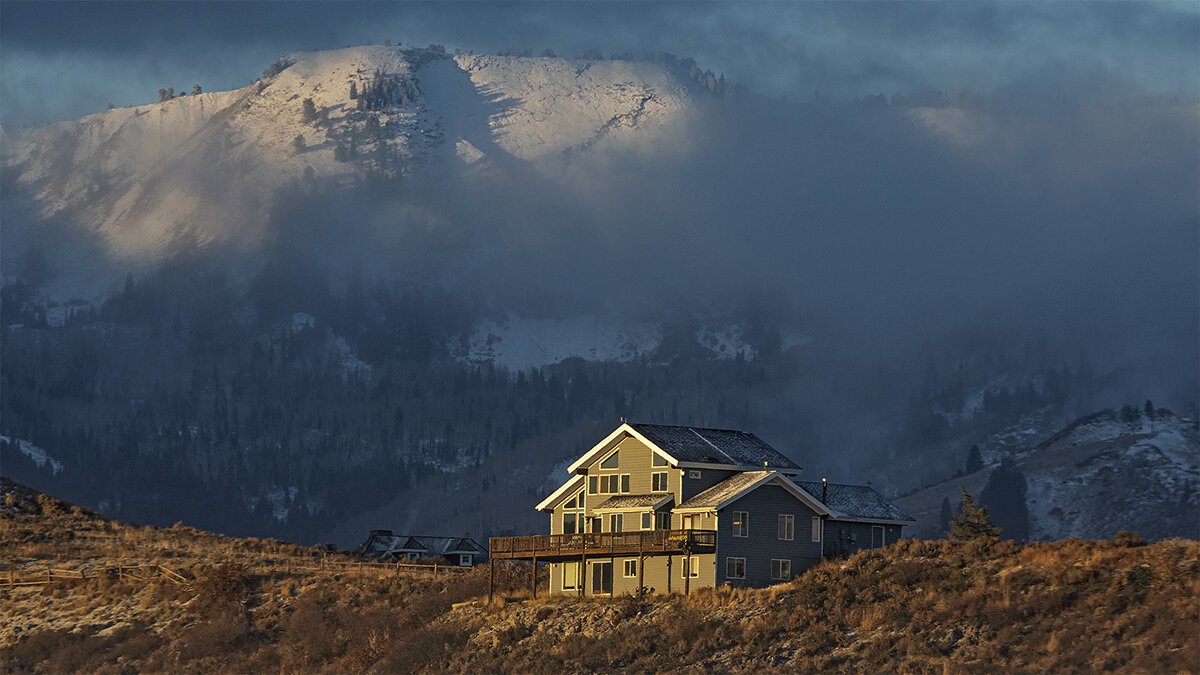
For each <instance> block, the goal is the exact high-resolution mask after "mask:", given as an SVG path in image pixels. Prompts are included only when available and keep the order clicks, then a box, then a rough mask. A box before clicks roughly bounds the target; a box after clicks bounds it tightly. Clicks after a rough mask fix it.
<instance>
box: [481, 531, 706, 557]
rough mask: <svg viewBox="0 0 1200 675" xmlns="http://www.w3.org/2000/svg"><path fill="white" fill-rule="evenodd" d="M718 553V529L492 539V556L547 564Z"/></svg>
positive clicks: (490, 543)
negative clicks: (611, 558) (570, 560)
mask: <svg viewBox="0 0 1200 675" xmlns="http://www.w3.org/2000/svg"><path fill="white" fill-rule="evenodd" d="M716 550H717V532H716V530H643V531H634V532H587V533H576V534H541V535H533V536H527V537H492V538H491V539H489V540H488V555H489V556H490V557H491V558H492V559H493V560H495V559H500V560H512V559H519V560H530V559H533V558H537V559H539V560H545V561H547V562H553V561H555V560H566V559H570V558H579V557H587V556H618V555H619V556H631V555H637V556H643V555H647V556H652V555H670V554H676V555H683V554H689V553H690V554H696V553H712V552H713V551H716Z"/></svg>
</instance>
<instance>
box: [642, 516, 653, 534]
mask: <svg viewBox="0 0 1200 675" xmlns="http://www.w3.org/2000/svg"><path fill="white" fill-rule="evenodd" d="M642 529H643V530H653V529H654V514H653V513H643V514H642Z"/></svg>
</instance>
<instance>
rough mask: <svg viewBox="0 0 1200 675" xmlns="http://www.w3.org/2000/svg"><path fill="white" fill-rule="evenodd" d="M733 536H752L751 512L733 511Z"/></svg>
mask: <svg viewBox="0 0 1200 675" xmlns="http://www.w3.org/2000/svg"><path fill="white" fill-rule="evenodd" d="M733 536H735V537H749V536H750V512H748V511H734V512H733Z"/></svg>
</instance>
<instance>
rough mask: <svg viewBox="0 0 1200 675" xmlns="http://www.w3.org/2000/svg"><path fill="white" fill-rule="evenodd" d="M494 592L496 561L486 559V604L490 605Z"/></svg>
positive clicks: (490, 558)
mask: <svg viewBox="0 0 1200 675" xmlns="http://www.w3.org/2000/svg"><path fill="white" fill-rule="evenodd" d="M495 592H496V559H495V558H492V557H489V558H488V604H489V605H490V604H492V594H493V593H495Z"/></svg>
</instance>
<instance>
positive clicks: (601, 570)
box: [592, 562, 613, 595]
mask: <svg viewBox="0 0 1200 675" xmlns="http://www.w3.org/2000/svg"><path fill="white" fill-rule="evenodd" d="M612 588H613V564H612V563H611V562H597V563H592V593H602V594H607V595H612Z"/></svg>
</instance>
